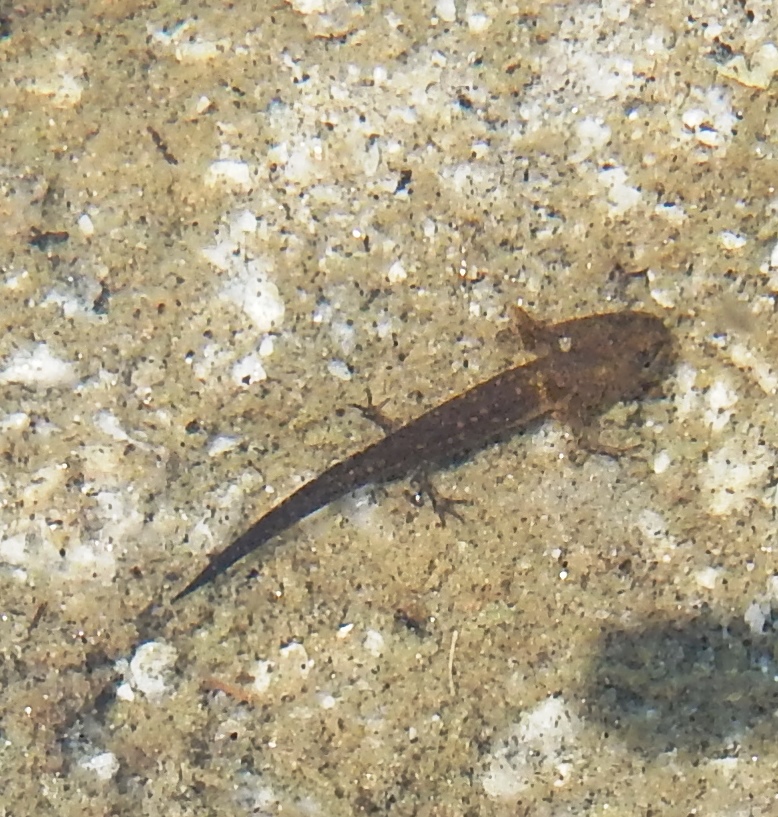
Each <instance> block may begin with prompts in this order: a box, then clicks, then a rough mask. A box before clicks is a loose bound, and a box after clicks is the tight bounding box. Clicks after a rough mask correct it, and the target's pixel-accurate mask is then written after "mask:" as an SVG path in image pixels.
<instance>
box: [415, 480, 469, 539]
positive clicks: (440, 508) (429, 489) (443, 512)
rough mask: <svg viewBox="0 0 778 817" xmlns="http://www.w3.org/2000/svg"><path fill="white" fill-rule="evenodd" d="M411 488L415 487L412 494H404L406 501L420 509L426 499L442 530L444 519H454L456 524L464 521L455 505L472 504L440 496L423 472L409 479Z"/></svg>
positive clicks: (465, 500) (444, 524)
mask: <svg viewBox="0 0 778 817" xmlns="http://www.w3.org/2000/svg"><path fill="white" fill-rule="evenodd" d="M411 486H412V487H415V489H416V490H415V491H413V493H411V492H410V491H408V492H406V496H407V497H408V499H409V500H410V501H411V502H412V503H413V504H414V505H416V507H420V506H421V505H422V504H423V501H424V497H425V496H426V497H428V498H429V501H430V504H431V505H432V510H433V511H435V513H436V514H437V515H438V519H440V526H441V527H443V528H445V527H446V519H447V517H449V516H451V517H453V518H454V519H456V520H457V522H464V521H465V519H464V517H463V516H462V514H461V513H459V511H457V510H456V507H457V505H472V504H473V503H472V501H471V500H469V499H456V498H454V497H450V496H441V495H440V494H439V493H438V492H437V490H436V489H435V486H434V485H433V484H432V481H431V480H430V478H429V475H428V474H426V473H424V472H420V473H418V474H416V476H414V477H413V478H412V479H411Z"/></svg>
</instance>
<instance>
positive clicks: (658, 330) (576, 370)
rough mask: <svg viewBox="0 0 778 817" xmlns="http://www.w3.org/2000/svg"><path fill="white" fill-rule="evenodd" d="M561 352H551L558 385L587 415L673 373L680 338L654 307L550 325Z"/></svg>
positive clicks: (644, 392)
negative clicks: (655, 311) (659, 316)
mask: <svg viewBox="0 0 778 817" xmlns="http://www.w3.org/2000/svg"><path fill="white" fill-rule="evenodd" d="M546 331H547V332H548V333H549V334H553V336H554V337H555V343H556V347H557V349H559V350H560V353H557V354H554V355H552V356H550V357H549V358H548V362H549V366H550V367H552V368H553V370H554V371H553V373H552V378H553V381H554V383H555V386H556V388H557V389H559V390H560V391H561V393H562V394H566V395H567V396H568V405H570V407H571V409H573V410H574V411H576V413H578V414H582V415H586V414H589V415H593V414H598V413H600V412H602V411H606V410H607V409H608V408H609V407H610V406H612V405H615V404H616V403H619V402H621V401H624V400H636V399H638V398H640V397H644V396H647V395H648V394H650V393H651V392H652V391H653V390H654V389H655V388H656V386H657V385H658V384H659V383H660V382H661V381H662V380H663V379H664V378H665V377H666V376H667V375H668V374H669V372H670V370H671V368H672V366H673V364H674V362H675V358H676V347H675V341H674V338H673V335H672V333H671V332H670V330H669V329H668V328H667V326H665V324H664V322H663V321H662V320H661V319H660V318H658V317H656V316H655V315H651V314H650V313H648V312H637V311H630V310H625V311H623V312H612V313H610V314H602V315H590V316H588V317H585V318H577V319H573V320H569V321H564V322H562V323H557V324H553V325H552V326H548V327H547V328H546Z"/></svg>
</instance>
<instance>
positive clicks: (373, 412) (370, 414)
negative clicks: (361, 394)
mask: <svg viewBox="0 0 778 817" xmlns="http://www.w3.org/2000/svg"><path fill="white" fill-rule="evenodd" d="M365 397H366V399H367V402H366V403H365V404H364V405H361V404H360V403H350V404H349V405H350V406H351V408H353V409H356V410H357V411H358V412H359V413H360V414H361V415H362V416H363V417H364V418H365V419H366V420H370V422H371V423H373V424H374V425H377V426H378V427H379V428H380V429H381V431H383V432H384V434H391V433H392V432H393V431H397V429H398V428H399V427H400V425H401V424H400V423H398V422H397V420H394V419H393V418H391V417H389V415H387V414H384V412H383V408H384V406H385V405H386V404H387V403H388V402H389V398H388V397H387V398H386V400H382V401H381V402H380V403H379V404H378V405H376V404H375V403H374V402H373V394H372V392H371V391H370V389H365Z"/></svg>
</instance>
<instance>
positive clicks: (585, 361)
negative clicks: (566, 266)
mask: <svg viewBox="0 0 778 817" xmlns="http://www.w3.org/2000/svg"><path fill="white" fill-rule="evenodd" d="M521 318H522V323H523V327H522V328H521V329H520V333H521V335H522V338H523V340H524V343H525V346H527V347H528V348H532V349H534V350H535V351H536V352H537V354H538V357H537V358H536V359H535V360H533V361H531V362H530V363H527V364H525V365H522V366H516V367H514V368H511V369H507V370H506V371H504V372H502V373H500V374H498V375H495V376H494V377H492V378H491V379H489V380H486V381H485V382H483V383H480V384H478V385H476V386H474V387H473V388H471V389H469V390H467V391H465V392H463V393H462V394H459V395H457V396H455V397H452V398H451V399H449V400H447V401H445V402H444V403H442V404H441V405H439V406H437V407H435V408H433V409H431V410H430V411H427V412H426V413H424V414H422V415H421V416H420V417H417V418H416V419H415V420H412V421H410V422H409V423H407V424H406V425H404V426H401V427H399V428H397V429H396V430H388V431H387V434H386V436H384V437H383V438H382V439H380V440H378V441H377V442H375V443H373V444H372V445H369V446H367V447H366V448H365V449H363V450H362V451H358V452H357V453H355V454H352V455H351V456H350V457H348V458H347V459H345V460H342V461H341V462H338V463H336V464H335V465H333V466H331V467H330V468H328V469H327V470H326V471H324V472H323V473H322V474H320V475H319V476H318V477H316V478H315V479H313V480H311V481H310V482H307V483H306V484H305V485H302V486H301V487H300V488H298V490H297V491H295V492H294V493H292V494H291V495H290V496H288V497H287V498H286V499H285V500H283V501H282V502H281V503H280V504H278V505H276V507H275V508H272V509H271V510H270V511H268V513H266V514H265V515H264V516H263V517H261V518H260V519H259V520H258V521H257V522H256V523H255V524H254V525H252V526H251V527H250V528H249V529H248V530H247V531H246V532H245V533H243V534H241V535H240V536H239V537H238V538H237V539H236V540H235V541H234V542H232V544H230V545H229V546H228V547H227V548H225V549H224V550H222V551H221V552H220V553H217V554H215V555H214V556H213V557H212V558H211V560H210V562H209V563H208V564H207V565H206V567H205V568H204V569H203V570H202V571H201V572H200V573H199V574H198V575H197V576H196V577H195V578H194V579H193V580H192V581H191V582H190V583H189V584H188V585H187V586H186V587H185V588H184V589H183V590H182V591H181V592H180V593H178V595H176V596H175V598H174V601H176V600H178V599H181V598H183V597H184V596H186V595H188V594H189V593H191V592H193V591H194V590H197V589H198V588H200V587H202V586H203V585H205V584H208V583H209V582H211V581H213V580H214V579H215V578H216V577H217V576H219V575H220V574H221V573H223V572H224V571H226V570H227V569H228V568H230V567H231V566H232V565H234V564H235V563H236V562H237V561H239V560H240V559H242V558H243V557H244V556H247V555H248V554H250V553H252V552H253V551H255V550H256V549H257V548H259V547H261V546H262V545H264V544H266V543H267V542H268V541H270V540H271V539H273V538H274V537H275V536H278V535H279V534H280V533H282V532H284V531H285V530H287V528H290V527H291V526H292V525H294V524H296V523H297V522H299V521H300V520H302V519H304V518H305V517H307V516H309V515H310V514H312V513H313V512H314V511H317V510H319V509H320V508H323V507H325V506H326V505H328V504H329V503H330V502H333V501H334V500H336V499H338V498H340V497H342V496H344V495H346V494H348V493H350V492H352V491H355V490H356V489H358V488H361V487H363V486H365V485H368V484H371V483H375V482H390V481H393V480H397V479H400V478H401V477H405V476H407V475H409V474H412V473H414V472H418V471H419V469H420V468H430V467H432V468H434V467H436V466H441V465H446V464H450V463H451V462H454V461H457V460H461V459H464V458H466V457H467V456H469V455H470V454H472V453H474V452H475V451H478V450H480V449H482V448H484V447H485V446H486V445H488V444H489V443H490V442H493V441H495V440H497V439H500V438H501V437H504V436H505V435H506V434H507V433H510V432H513V431H517V430H519V429H521V428H523V427H525V426H527V424H529V423H531V422H532V421H534V420H537V419H539V418H541V417H544V416H547V415H548V416H550V415H553V416H555V417H558V418H559V419H561V420H563V421H566V422H568V423H570V424H571V425H572V426H573V427H574V428H576V429H578V430H580V429H582V428H584V427H585V426H586V425H587V424H588V423H591V421H592V420H593V419H595V418H596V417H597V415H599V414H600V413H602V412H604V411H606V410H607V409H608V408H610V407H611V406H613V405H615V404H616V403H619V402H621V401H623V400H633V399H637V398H639V397H642V396H644V395H645V394H646V393H647V392H648V391H649V390H650V389H651V388H652V387H653V386H655V385H656V384H657V383H658V382H659V381H660V380H661V379H662V377H663V376H664V374H665V373H666V371H667V368H668V365H669V363H670V362H671V360H672V352H673V343H672V336H671V334H670V332H669V330H668V329H667V327H665V325H664V324H663V322H662V321H661V320H660V319H659V318H657V317H655V316H653V315H650V314H648V313H645V312H636V311H623V312H614V313H610V314H601V315H590V316H588V317H584V318H575V319H573V320H568V321H562V322H560V323H556V324H548V325H543V324H539V323H537V322H535V321H534V320H532V319H531V318H529V316H527V315H526V314H525V313H521Z"/></svg>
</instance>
